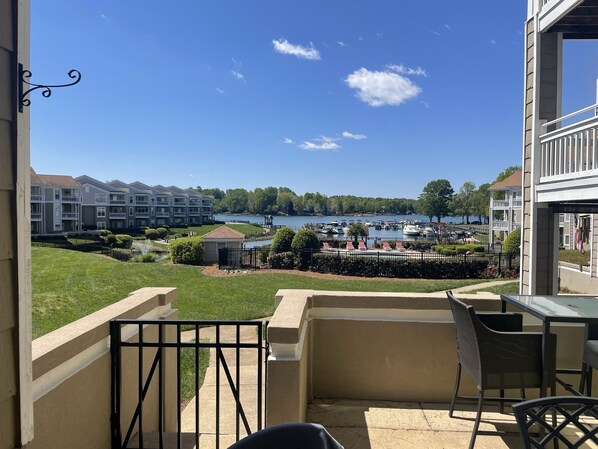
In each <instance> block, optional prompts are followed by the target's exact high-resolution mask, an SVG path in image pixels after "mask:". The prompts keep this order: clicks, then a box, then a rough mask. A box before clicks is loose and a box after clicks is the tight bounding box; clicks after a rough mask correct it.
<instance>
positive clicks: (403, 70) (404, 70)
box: [386, 64, 428, 77]
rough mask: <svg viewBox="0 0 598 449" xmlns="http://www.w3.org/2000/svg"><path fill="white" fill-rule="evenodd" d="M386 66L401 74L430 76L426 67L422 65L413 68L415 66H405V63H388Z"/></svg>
mask: <svg viewBox="0 0 598 449" xmlns="http://www.w3.org/2000/svg"><path fill="white" fill-rule="evenodd" d="M386 68H387V69H390V70H392V71H393V72H397V73H399V74H401V75H407V76H424V77H427V76H428V73H427V72H426V71H425V70H424V69H422V68H421V67H420V66H417V67H416V68H413V67H407V66H404V65H403V64H388V65H387V66H386Z"/></svg>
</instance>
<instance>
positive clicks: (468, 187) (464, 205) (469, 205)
mask: <svg viewBox="0 0 598 449" xmlns="http://www.w3.org/2000/svg"><path fill="white" fill-rule="evenodd" d="M475 191H476V189H475V184H474V183H473V182H470V181H467V182H465V183H463V185H462V186H461V188H460V189H459V192H458V193H457V194H456V195H455V196H454V197H453V200H452V207H451V208H452V210H453V214H454V215H458V216H461V217H462V218H463V221H464V222H465V223H467V224H469V216H470V215H472V213H473V205H474V194H475Z"/></svg>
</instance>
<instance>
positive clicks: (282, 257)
mask: <svg viewBox="0 0 598 449" xmlns="http://www.w3.org/2000/svg"><path fill="white" fill-rule="evenodd" d="M270 267H271V268H275V269H279V270H292V269H293V268H295V255H294V254H293V253H292V252H291V251H285V252H284V253H276V254H271V255H270Z"/></svg>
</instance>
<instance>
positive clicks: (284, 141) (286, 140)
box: [283, 137, 295, 143]
mask: <svg viewBox="0 0 598 449" xmlns="http://www.w3.org/2000/svg"><path fill="white" fill-rule="evenodd" d="M283 143H295V142H293V139H289V138H288V137H285V138H284V140H283Z"/></svg>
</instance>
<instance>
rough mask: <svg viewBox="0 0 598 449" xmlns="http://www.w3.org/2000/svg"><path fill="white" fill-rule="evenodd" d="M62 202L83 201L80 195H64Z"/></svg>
mask: <svg viewBox="0 0 598 449" xmlns="http://www.w3.org/2000/svg"><path fill="white" fill-rule="evenodd" d="M62 202H63V203H79V202H81V198H79V196H78V195H64V194H63V195H62Z"/></svg>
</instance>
